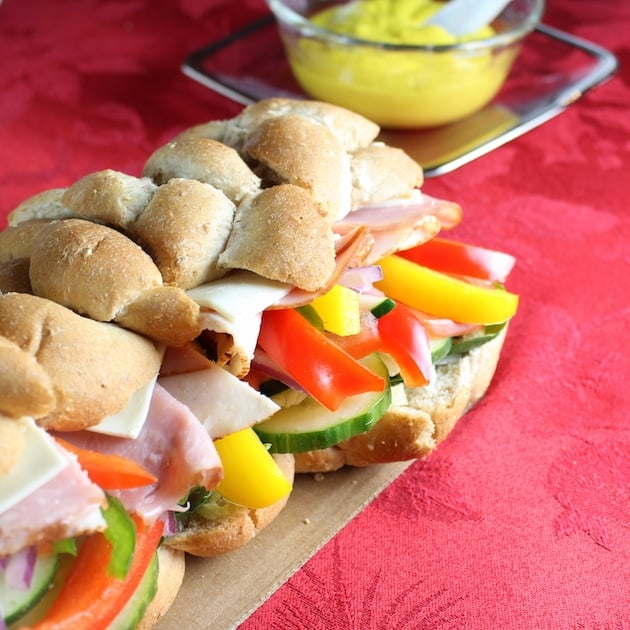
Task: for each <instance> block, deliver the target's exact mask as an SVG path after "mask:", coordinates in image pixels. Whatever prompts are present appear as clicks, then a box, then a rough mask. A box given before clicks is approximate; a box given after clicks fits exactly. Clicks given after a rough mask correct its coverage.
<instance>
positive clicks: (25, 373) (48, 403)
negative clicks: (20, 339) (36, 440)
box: [0, 336, 56, 418]
mask: <svg viewBox="0 0 630 630" xmlns="http://www.w3.org/2000/svg"><path fill="white" fill-rule="evenodd" d="M0 355H1V356H2V361H0V415H3V416H9V417H12V418H19V417H21V416H31V417H33V418H40V417H42V416H45V415H46V414H48V413H50V412H51V411H52V410H53V409H54V407H55V405H56V396H55V392H54V388H53V383H52V380H51V378H50V376H49V375H48V373H47V372H46V370H45V369H44V368H43V367H42V366H41V365H40V364H39V363H38V361H37V358H36V357H35V356H33V354H31V353H29V352H27V351H26V350H23V349H22V348H20V346H19V345H18V344H17V343H15V342H14V341H11V340H10V339H8V338H7V337H6V336H5V337H2V336H0Z"/></svg>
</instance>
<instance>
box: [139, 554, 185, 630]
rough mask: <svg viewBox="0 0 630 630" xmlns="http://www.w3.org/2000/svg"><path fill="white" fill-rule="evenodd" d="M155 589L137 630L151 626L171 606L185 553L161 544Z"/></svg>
mask: <svg viewBox="0 0 630 630" xmlns="http://www.w3.org/2000/svg"><path fill="white" fill-rule="evenodd" d="M158 564H159V572H158V581H157V591H156V593H155V596H154V597H153V599H152V600H151V603H150V604H149V606H148V607H147V609H146V611H145V612H144V615H143V617H142V619H141V620H140V623H139V624H138V626H137V630H149V628H152V627H153V626H154V625H155V624H156V623H157V622H158V621H159V620H160V619H161V618H162V617H163V616H164V615H165V614H166V611H167V610H168V609H169V608H170V607H171V604H172V603H173V601H175V597H177V593H179V589H180V587H181V585H182V582H183V580H184V571H185V568H186V554H184V552H183V551H178V550H176V549H171V548H169V547H165V546H164V545H162V546H161V547H160V548H159V549H158Z"/></svg>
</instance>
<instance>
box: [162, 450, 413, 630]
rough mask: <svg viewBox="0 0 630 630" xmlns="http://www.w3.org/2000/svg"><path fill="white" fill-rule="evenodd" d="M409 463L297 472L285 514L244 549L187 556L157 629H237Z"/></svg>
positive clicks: (281, 514)
mask: <svg viewBox="0 0 630 630" xmlns="http://www.w3.org/2000/svg"><path fill="white" fill-rule="evenodd" d="M410 463H411V462H401V463H396V464H383V465H379V466H370V467H368V468H344V469H342V470H339V471H337V472H334V473H327V474H325V475H310V474H309V475H307V474H302V475H297V476H296V481H295V486H294V490H293V493H292V494H291V497H290V499H289V501H288V503H287V505H286V507H285V508H284V510H283V511H282V512H281V513H280V515H279V516H278V518H276V520H275V521H274V522H273V523H272V524H271V525H270V526H269V527H267V528H266V529H265V530H263V531H262V532H261V533H260V534H259V535H258V536H257V537H256V538H255V539H254V540H252V541H251V542H250V543H248V544H247V545H246V546H245V547H243V548H241V549H239V550H238V551H235V552H233V553H230V554H227V555H225V556H220V557H218V558H194V557H190V556H189V557H187V559H186V576H185V578H184V584H183V586H182V588H181V590H180V592H179V594H178V595H177V598H176V600H175V602H174V603H173V605H172V606H171V608H170V610H169V611H168V612H167V614H166V615H165V616H164V617H163V618H162V619H161V620H160V621H159V622H158V623H157V625H156V626H155V628H156V629H157V630H176V629H177V630H180V629H181V628H182V627H185V628H186V629H187V630H196V629H199V630H201V629H203V630H207V629H208V628H212V629H213V630H229V629H232V628H236V627H237V626H238V625H239V624H240V623H242V622H243V621H244V620H245V619H246V618H247V617H248V616H249V615H250V614H251V613H252V612H253V611H254V610H255V609H256V608H258V606H260V605H261V604H262V603H263V602H264V601H265V600H266V599H267V598H268V597H269V596H270V595H271V594H272V593H274V591H276V589H278V588H279V587H280V586H281V585H282V584H283V583H284V582H285V581H286V580H287V579H288V578H289V577H290V576H291V575H293V573H295V572H296V571H297V570H298V569H299V568H300V567H301V566H302V565H303V564H304V563H305V562H306V561H307V560H308V559H309V558H310V557H311V556H312V555H313V554H314V553H315V552H316V551H317V550H318V549H319V548H320V547H321V546H322V545H324V544H325V543H326V542H327V541H328V540H330V538H332V537H333V536H334V535H335V534H336V533H337V532H338V531H339V530H340V529H341V528H342V527H343V526H344V525H345V524H346V523H347V522H348V521H349V520H350V519H352V518H353V517H354V516H355V515H356V514H358V513H359V512H360V511H361V510H362V509H363V508H364V507H365V506H366V505H367V504H368V503H369V502H370V501H371V500H372V499H373V498H374V497H376V496H377V495H378V494H379V493H380V492H381V491H382V490H383V489H384V488H385V487H386V486H387V485H389V483H391V482H392V481H393V480H394V479H395V478H396V477H398V475H400V474H401V473H402V472H403V471H404V470H405V469H406V468H407V467H408V466H409V464H410Z"/></svg>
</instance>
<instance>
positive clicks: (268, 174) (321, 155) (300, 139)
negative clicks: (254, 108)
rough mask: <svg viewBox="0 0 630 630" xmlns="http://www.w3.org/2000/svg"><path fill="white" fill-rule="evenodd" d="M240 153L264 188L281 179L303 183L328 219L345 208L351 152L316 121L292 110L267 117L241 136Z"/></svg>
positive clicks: (340, 214)
mask: <svg viewBox="0 0 630 630" xmlns="http://www.w3.org/2000/svg"><path fill="white" fill-rule="evenodd" d="M243 155H244V156H245V158H246V159H247V160H248V162H249V163H250V164H251V165H252V168H253V169H254V171H255V172H256V173H257V174H258V175H259V176H260V178H261V179H262V180H263V184H264V186H265V187H268V186H273V185H275V184H285V183H286V184H294V185H295V186H300V187H301V188H304V189H305V190H307V191H308V192H309V193H310V194H311V195H312V196H313V197H314V198H315V200H316V201H318V202H319V203H320V204H321V205H322V207H323V208H324V211H325V212H326V215H327V216H328V217H329V219H330V220H331V221H335V220H336V219H339V218H341V217H343V216H345V215H346V214H347V213H348V212H349V211H350V201H351V195H352V179H351V175H350V157H349V155H348V154H347V153H346V151H345V150H344V148H343V145H342V144H341V142H340V141H339V140H338V138H337V137H336V136H335V135H334V134H333V133H332V132H331V131H329V130H328V129H327V128H326V127H324V126H323V125H321V124H320V123H318V122H315V121H313V120H310V119H308V118H305V117H303V116H295V115H286V116H282V117H279V118H271V119H269V120H266V121H265V122H263V123H262V124H261V125H259V126H258V127H257V129H256V130H255V131H254V132H252V133H251V134H250V135H249V136H248V137H247V138H246V139H245V141H244V143H243Z"/></svg>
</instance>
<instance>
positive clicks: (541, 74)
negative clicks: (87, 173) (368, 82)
mask: <svg viewBox="0 0 630 630" xmlns="http://www.w3.org/2000/svg"><path fill="white" fill-rule="evenodd" d="M260 51H264V55H261V54H260ZM617 67H618V62H617V59H616V57H615V56H614V55H613V54H612V53H610V52H609V51H608V50H606V49H604V48H602V47H600V46H598V45H596V44H593V43H591V42H588V41H585V40H583V39H581V38H577V37H575V36H573V35H570V34H569V33H566V32H564V31H560V30H558V29H556V28H552V27H550V26H547V25H545V24H540V25H539V26H538V27H537V28H536V30H535V31H534V32H532V33H531V34H530V35H529V36H528V37H527V38H526V39H525V42H524V44H523V47H522V50H521V52H520V55H519V56H518V58H517V59H516V61H515V63H514V67H513V69H512V72H511V74H510V76H509V77H508V80H507V81H506V83H505V85H504V87H503V88H502V90H501V91H500V92H499V94H498V95H497V96H496V97H495V98H494V99H493V101H492V102H491V103H490V104H489V105H487V106H486V107H484V108H483V109H482V110H481V111H479V112H477V113H475V114H472V115H471V116H469V117H468V118H465V119H464V120H461V121H459V122H455V123H452V124H449V125H445V126H442V127H436V128H432V129H418V130H408V129H406V130H383V131H382V133H381V139H382V140H383V141H385V142H387V143H388V144H391V145H393V146H398V147H400V148H402V149H404V150H405V151H406V152H407V153H408V154H409V155H411V156H412V157H413V158H414V159H415V160H417V161H418V162H419V163H420V164H421V165H422V167H423V168H424V171H425V176H426V177H433V176H436V175H442V174H444V173H448V172H450V171H452V170H454V169H456V168H458V167H460V166H462V165H463V164H466V163H468V162H470V161H472V160H474V159H475V158H478V157H480V156H482V155H485V154H486V153H489V152H490V151H492V150H493V149H495V148H497V147H499V146H501V145H503V144H505V143H506V142H509V141H510V140H512V139H514V138H517V137H518V136H520V135H522V134H523V133H525V132H527V131H529V130H530V129H533V128H534V127H537V126H538V125H541V124H542V123H544V122H546V121H547V120H549V119H550V118H553V117H554V116H556V115H558V114H559V113H561V112H562V111H564V110H565V109H566V108H567V107H568V106H569V105H571V103H573V102H575V101H576V100H577V99H579V98H580V97H581V96H583V95H584V94H585V93H586V92H587V91H588V90H590V89H591V88H593V87H595V86H596V85H598V84H600V83H602V82H603V81H605V80H606V79H607V78H609V77H610V76H611V75H612V74H614V73H615V71H616V70H617ZM182 70H183V72H184V73H185V74H186V75H187V76H189V77H191V78H192V79H194V80H196V81H198V82H200V83H201V84H203V85H205V86H206V87H208V88H210V89H212V90H214V91H216V92H218V93H220V94H222V95H224V96H225V97H227V98H229V99H231V100H233V101H236V102H238V103H242V104H243V105H248V104H250V103H253V102H255V101H258V100H261V99H264V98H269V97H272V96H285V97H289V98H307V96H306V95H305V94H304V92H303V91H302V90H301V88H300V87H299V86H298V85H297V83H296V81H295V80H294V79H293V76H292V74H291V70H290V68H289V65H288V62H287V59H286V56H285V52H284V48H283V47H282V42H281V41H280V37H279V35H278V31H277V27H276V23H275V20H274V18H273V16H272V15H268V16H265V17H263V18H261V19H258V20H256V21H254V22H252V23H250V24H248V25H247V26H245V27H244V28H242V29H240V30H239V31H236V32H235V33H233V34H231V35H229V36H228V37H225V38H223V39H220V40H217V41H214V42H211V43H210V44H208V45H207V46H204V47H203V48H201V49H199V50H196V51H194V52H193V53H191V54H190V55H189V56H188V57H187V58H186V59H185V61H184V63H183V65H182Z"/></svg>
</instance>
